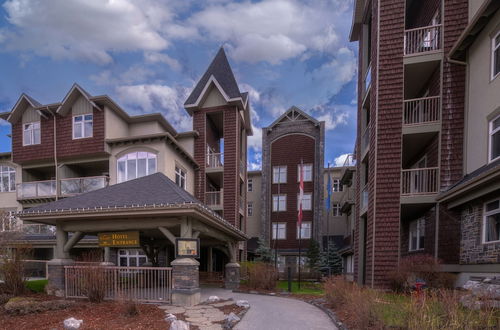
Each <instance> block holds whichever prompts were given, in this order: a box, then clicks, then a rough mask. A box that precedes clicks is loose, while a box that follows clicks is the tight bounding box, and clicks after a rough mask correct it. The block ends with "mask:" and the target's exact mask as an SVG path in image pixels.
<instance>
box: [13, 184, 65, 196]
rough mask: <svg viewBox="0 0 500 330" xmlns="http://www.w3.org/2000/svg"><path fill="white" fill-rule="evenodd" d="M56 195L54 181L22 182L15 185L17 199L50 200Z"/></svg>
mask: <svg viewBox="0 0 500 330" xmlns="http://www.w3.org/2000/svg"><path fill="white" fill-rule="evenodd" d="M56 194H57V189H56V180H47V181H35V182H23V183H19V184H18V185H17V199H18V200H23V199H50V198H55V197H56Z"/></svg>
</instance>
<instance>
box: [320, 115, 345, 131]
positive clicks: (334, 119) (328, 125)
mask: <svg viewBox="0 0 500 330" xmlns="http://www.w3.org/2000/svg"><path fill="white" fill-rule="evenodd" d="M348 117H349V114H348V113H346V112H340V113H325V114H322V115H319V116H316V119H317V120H319V121H324V122H325V129H326V130H327V131H331V130H334V129H335V128H336V127H337V126H338V125H346V124H347V118H348Z"/></svg>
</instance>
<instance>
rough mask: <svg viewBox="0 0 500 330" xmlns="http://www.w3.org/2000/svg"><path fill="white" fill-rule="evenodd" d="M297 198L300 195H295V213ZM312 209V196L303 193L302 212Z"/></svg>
mask: <svg viewBox="0 0 500 330" xmlns="http://www.w3.org/2000/svg"><path fill="white" fill-rule="evenodd" d="M299 198H300V194H297V211H298V210H299V206H300V204H299ZM311 209H312V194H311V193H304V196H303V198H302V211H310V210H311Z"/></svg>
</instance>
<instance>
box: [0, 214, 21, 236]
mask: <svg viewBox="0 0 500 330" xmlns="http://www.w3.org/2000/svg"><path fill="white" fill-rule="evenodd" d="M0 211H2V210H1V209H0ZM4 211H5V210H4ZM15 213H16V211H5V213H4V215H3V216H2V217H1V218H0V231H17V230H19V229H20V226H19V219H18V218H17V217H16V216H15V215H14V214H15Z"/></svg>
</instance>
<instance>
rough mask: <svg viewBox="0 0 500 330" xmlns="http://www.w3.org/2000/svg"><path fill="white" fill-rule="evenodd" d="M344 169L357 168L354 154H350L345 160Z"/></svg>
mask: <svg viewBox="0 0 500 330" xmlns="http://www.w3.org/2000/svg"><path fill="white" fill-rule="evenodd" d="M343 166H344V167H346V166H356V159H355V158H354V154H348V155H347V157H346V158H345V160H344V165H343Z"/></svg>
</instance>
